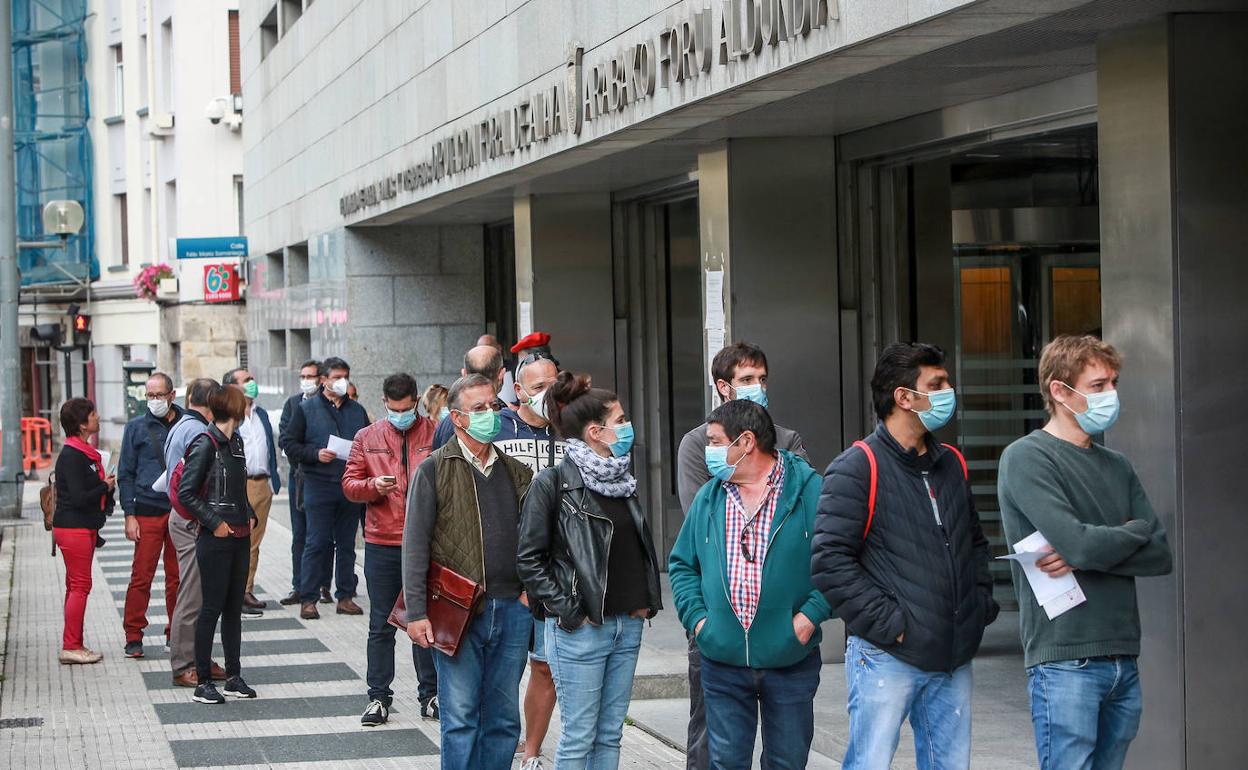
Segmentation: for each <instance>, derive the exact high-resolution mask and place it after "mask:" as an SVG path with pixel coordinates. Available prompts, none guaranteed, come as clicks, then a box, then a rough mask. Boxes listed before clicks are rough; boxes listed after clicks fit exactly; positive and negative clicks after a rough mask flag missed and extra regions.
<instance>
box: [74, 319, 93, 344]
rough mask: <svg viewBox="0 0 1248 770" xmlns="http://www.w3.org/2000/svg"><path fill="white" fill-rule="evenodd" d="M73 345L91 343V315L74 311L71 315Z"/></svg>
mask: <svg viewBox="0 0 1248 770" xmlns="http://www.w3.org/2000/svg"><path fill="white" fill-rule="evenodd" d="M73 319H74V321H73V332H74V346H75V347H86V346H88V345H90V344H91V316H89V315H87V314H86V313H74V316H73Z"/></svg>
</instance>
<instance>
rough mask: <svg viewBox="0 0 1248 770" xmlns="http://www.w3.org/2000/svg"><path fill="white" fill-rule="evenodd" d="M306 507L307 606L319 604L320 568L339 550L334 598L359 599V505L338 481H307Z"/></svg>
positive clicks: (304, 598) (304, 573) (303, 591)
mask: <svg viewBox="0 0 1248 770" xmlns="http://www.w3.org/2000/svg"><path fill="white" fill-rule="evenodd" d="M303 504H304V512H305V513H306V514H307V519H308V534H307V542H306V543H305V545H304V548H303V570H302V573H301V578H302V580H303V585H302V586H301V587H300V589H299V595H300V599H301V600H302V601H303V603H304V604H307V603H309V602H315V601H316V600H317V599H318V598H320V595H321V582H322V581H321V580H320V577H321V576H320V575H318V574H317V572H318V570H317V565H319V564H323V563H324V560H325V558H327V556H328V555H329V554H330V553H331V552H333V551H334V550H335V549H336V550H337V562H338V580H337V583H338V590H337V592H336V593H335V594H334V596H335V597H336V598H337V599H338V600H339V601H342V600H343V599H350V598H351V597H352V596H355V588H356V581H357V578H356V576H355V532H356V529H357V528H358V527H359V526H360V509H361V508H363V506H362V505H360V504H359V503H353V502H351V501H350V500H348V499H347V498H346V496H345V495H343V494H342V485H341V484H340V483H338V482H337V481H325V480H323V479H318V478H314V477H312V476H304V477H303Z"/></svg>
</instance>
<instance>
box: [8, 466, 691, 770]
mask: <svg viewBox="0 0 1248 770" xmlns="http://www.w3.org/2000/svg"><path fill="white" fill-rule="evenodd" d="M37 495H38V489H37V486H35V485H30V486H28V487H27V490H26V497H27V502H28V505H27V507H26V510H25V513H24V520H23V521H22V522H20V523H16V524H13V525H10V526H5V527H3V530H2V531H3V535H2V537H3V542H0V638H2V637H3V633H4V632H3V630H2V629H3V628H4V625H3V620H4V612H5V608H6V607H10V605H9V603H8V602H6V601H4V597H5V591H6V590H7V587H8V585H9V581H10V576H12V586H13V591H12V603H11V617H9V618H8V624H7V628H8V638H7V644H6V645H3V646H0V649H5V650H7V656H6V658H5V660H4V665H3V673H4V681H3V682H0V767H5V768H15V769H22V768H48V769H49V770H51V769H52V768H65V767H89V768H136V769H137V768H152V769H153V770H155V769H156V768H173V767H212V766H222V767H233V768H238V767H271V766H274V765H280V766H281V767H284V768H285V767H291V768H297V767H333V768H355V767H359V768H364V767H369V768H382V767H392V768H418V769H420V768H437V767H438V756H437V753H438V748H437V746H438V724H437V723H436V722H427V721H423V720H421V719H420V716H419V711H418V709H417V708H416V703H415V697H414V694H415V692H416V675H415V672H414V671H412V668H411V666H410V665H409V666H404V665H401V664H400V665H398V666H397V669H398V677H397V679H396V681H395V684H394V689H395V691H396V693H398V694H397V696H396V699H395V711H394V712H393V713H392V715H391V719H390V723H389V724H388V725H387V726H385V727H382V728H373V729H366V728H362V727H360V721H359V718H360V714H361V713H362V712H363V709H364V706H365V705H367V699H366V697H365V686H364V681H363V676H362V674H363V672H364V670H365V636H366V633H367V617H363V618H361V617H348V616H340V615H335V614H334V613H333V608H332V605H322V606H321V610H322V616H321V619H320V620H316V621H302V620H300V619H299V617H298V607H293V608H291V607H281V606H280V605H278V604H277V601H276V600H277V599H278V598H279V597H280V596H283V595H285V594H286V592H287V591H288V590H289V585H290V529H289V519H288V514H287V509H286V505H287V501H286V497H285V496H284V495H282V496H280V497H278V498H277V499H275V500H274V505H273V511H272V514H271V518H270V522H269V528H268V534H267V535H266V536H265V540H264V544H263V545H262V546H261V558H260V565H259V570H258V574H257V578H256V588H255V593H256V594H257V595H258V596H259V597H260V598H261V599H267V600H268V601H269V608H268V609H267V610H266V611H265V616H264V617H263V618H260V619H255V620H244V621H243V670H244V674H245V676H246V678H247V681H248V683H249V684H251V685H253V686H254V687H255V688H256V689H257V690H258V691H259V693H260V698H259V699H257V700H255V701H231V702H230V703H227V704H225V705H222V706H205V705H202V704H196V703H193V702H192V701H191V699H190V691H189V690H187V689H183V688H174V687H172V686H170V683H169V680H170V672H169V662H168V654H167V653H165V652H164V647H163V645H164V636H163V632H164V624H165V622H166V620H167V618H166V617H165V614H164V609H163V592H162V591H159V590H155V589H156V587H158V586H163V578H162V577H160V576H159V575H158V576H157V579H156V581H155V582H154V584H153V588H154V590H153V593H152V603H151V608H150V610H149V613H148V620H149V622H150V623H151V625H149V626H148V628H147V630H146V634H147V636H146V638H145V639H144V645H145V652H146V657H144V658H143V659H141V660H128V659H126V658H124V657H122V654H121V649H122V647H123V645H124V642H125V635H124V632H123V631H122V627H121V612H122V607H123V604H124V599H125V589H126V584H127V582H128V580H129V568H130V561H131V556H132V552H133V547H132V545H131V544H130V543H129V542H128V541H127V540H126V539H125V536H124V534H123V522H122V520H121V516H120V515H117V516H114V517H113V519H112V520H110V522H109V524H108V525H107V527H106V528H105V529H104V530H103V531H102V533H101V534H102V535H103V537H104V538H105V539H106V540H107V541H108V542H107V544H106V545H105V546H104V548H103V549H101V550H100V551H99V552H97V555H96V565H95V573H94V576H95V587H94V589H93V590H92V592H91V597H90V600H89V602H88V607H87V617H86V640H87V645H88V646H89V647H91V648H92V649H97V650H99V651H101V652H102V653H104V660H103V662H101V663H98V664H96V665H93V666H61V665H60V664H58V663H57V660H56V656H57V653H58V652H59V650H60V633H61V626H62V619H61V613H62V601H63V598H62V594H63V590H64V589H63V586H64V568H63V566H62V562H61V559H60V558H59V556H58V557H57V558H55V559H53V558H51V557H50V556H49V551H50V537H49V535H48V534H47V533H46V532H44V531H43V527H42V526H41V524H40V523H39V521H38V519H39V513H38V508H37V505H34V506H32V505H30V503H31V502H33V501H34V500H36V499H37ZM360 550H361V556H360V562H359V563H360V564H362V549H360ZM6 555H10V558H8V559H6V558H5V557H6ZM357 571H358V572H360V573H362V571H363V570H362V568H360V567H357ZM357 601H358V602H359V603H360V604H361V605H363V606H364V607H365V608H367V593H366V592H365V591H364V586H363V582H362V579H361V586H360V597H359V598H358V599H357ZM327 607H328V609H329V612H328V613H326V612H325V610H326V608H327ZM402 649H403V648H402V646H401V645H400V646H399V647H398V650H397V652H398V653H399V654H400V658H399V660H400V661H402V660H403V657H404V656H405V654H404V653H403V652H402ZM647 665H649V664H647ZM660 668H662V667H660ZM639 673H643V678H641V679H640V680H639V687H642V688H644V687H653V688H657V692H658V693H659V694H663V695H666V696H668V697H670V695H671V690H670V689H665V688H670V687H671V686H672V683H671V682H670V681H668V680H667V679H666V677H665V674H664V673H663V671H658V670H656V671H653V672H651V673H653V674H656V675H657V676H649V675H647V674H646V667H645V666H643V667H642V669H641V671H639ZM11 720H16V721H11ZM40 720H41V721H40ZM557 740H558V715H557V713H556V718H555V723H554V724H553V725H552V727H551V731H550V735H549V736H548V737H547V739H546V745H545V754H546V756H547V757H551V756H553V753H554V748H555V744H556V742H557ZM516 764H517V765H518V764H519V763H518V762H517V763H516ZM552 765H553V762H551V761H548V762H547V767H548V768H549V767H551V766H552ZM683 766H684V755H683V754H682V753H681V752H680V751H677V750H675V749H673V748H672V747H670V746H669V745H667V744H666V743H664V742H662V741H660V740H658V739H656V738H655V737H653V736H651V735H650V734H648V733H646V732H644V731H642V730H640V729H639V728H637V727H634V726H631V725H630V726H626V727H625V729H624V752H623V758H622V762H621V767H623V768H630V769H632V768H657V767H664V768H676V767H683Z"/></svg>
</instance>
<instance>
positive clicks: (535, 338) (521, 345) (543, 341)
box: [511, 332, 550, 353]
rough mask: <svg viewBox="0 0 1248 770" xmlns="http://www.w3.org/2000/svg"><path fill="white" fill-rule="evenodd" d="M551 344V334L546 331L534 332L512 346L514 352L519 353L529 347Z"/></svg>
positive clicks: (541, 346)
mask: <svg viewBox="0 0 1248 770" xmlns="http://www.w3.org/2000/svg"><path fill="white" fill-rule="evenodd" d="M549 344H550V335H549V334H547V333H546V332H533V333H532V334H530V335H528V336H527V337H523V338H522V339H521V340H520V341H519V342H517V343H516V344H514V345H512V346H511V352H512V353H519V352H520V351H521V350H528V349H529V348H543V347H546V346H547V345H549Z"/></svg>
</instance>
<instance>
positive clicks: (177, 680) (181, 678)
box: [173, 668, 199, 687]
mask: <svg viewBox="0 0 1248 770" xmlns="http://www.w3.org/2000/svg"><path fill="white" fill-rule="evenodd" d="M173 686H174V687H198V686H199V674H196V673H195V669H193V668H188V669H187V670H185V671H183V672H182V673H181V674H178V675H176V676H174V677H173Z"/></svg>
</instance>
